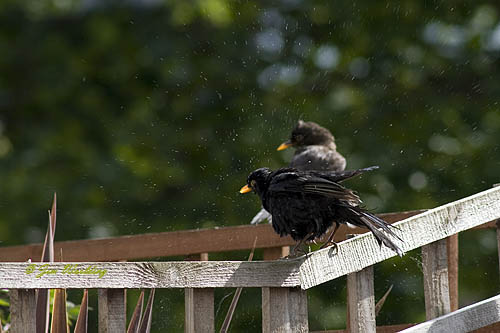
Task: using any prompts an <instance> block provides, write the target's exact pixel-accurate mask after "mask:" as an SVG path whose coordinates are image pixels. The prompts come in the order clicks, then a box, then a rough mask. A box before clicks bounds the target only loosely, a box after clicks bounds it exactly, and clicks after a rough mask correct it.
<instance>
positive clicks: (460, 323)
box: [402, 295, 500, 333]
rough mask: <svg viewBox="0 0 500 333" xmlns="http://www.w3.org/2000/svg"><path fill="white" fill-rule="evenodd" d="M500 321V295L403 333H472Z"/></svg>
mask: <svg viewBox="0 0 500 333" xmlns="http://www.w3.org/2000/svg"><path fill="white" fill-rule="evenodd" d="M499 321H500V295H497V296H495V297H491V298H488V299H486V300H484V301H481V302H478V303H475V304H472V305H469V306H466V307H464V308H461V309H459V310H457V311H454V312H451V313H448V314H446V315H444V316H441V317H438V318H435V319H432V320H429V321H426V322H424V323H421V324H418V325H415V326H413V327H410V328H408V329H406V330H404V331H402V332H405V333H410V332H411V333H413V332H470V331H472V330H475V329H478V328H481V327H484V326H487V325H491V324H493V323H496V322H499Z"/></svg>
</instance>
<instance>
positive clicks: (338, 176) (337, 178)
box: [308, 165, 379, 183]
mask: <svg viewBox="0 0 500 333" xmlns="http://www.w3.org/2000/svg"><path fill="white" fill-rule="evenodd" d="M378 168H379V166H378V165H374V166H371V167H368V168H363V169H357V170H347V171H340V172H329V171H308V173H309V174H311V175H314V176H316V177H320V178H324V179H328V180H330V181H332V182H339V183H340V182H343V181H344V180H346V179H349V178H352V177H355V176H358V175H360V174H362V173H365V172H368V171H373V170H377V169H378Z"/></svg>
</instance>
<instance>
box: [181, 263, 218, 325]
mask: <svg viewBox="0 0 500 333" xmlns="http://www.w3.org/2000/svg"><path fill="white" fill-rule="evenodd" d="M195 257H196V255H192V256H191V257H190V259H198V260H200V261H208V253H201V254H199V255H198V258H195ZM184 308H185V315H184V331H185V332H188V333H195V332H214V319H215V318H214V289H213V288H202V289H194V288H186V289H185V292H184Z"/></svg>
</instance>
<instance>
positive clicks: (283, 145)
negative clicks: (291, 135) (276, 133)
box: [276, 141, 293, 151]
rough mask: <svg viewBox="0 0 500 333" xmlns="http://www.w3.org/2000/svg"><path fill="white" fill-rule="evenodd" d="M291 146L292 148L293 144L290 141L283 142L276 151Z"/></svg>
mask: <svg viewBox="0 0 500 333" xmlns="http://www.w3.org/2000/svg"><path fill="white" fill-rule="evenodd" d="M291 146H293V143H292V142H290V141H286V142H283V143H282V144H281V145H280V146H279V147H278V148H277V149H276V150H278V151H280V150H285V149H287V148H289V147H291Z"/></svg>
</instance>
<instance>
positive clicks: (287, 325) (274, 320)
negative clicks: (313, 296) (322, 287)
mask: <svg viewBox="0 0 500 333" xmlns="http://www.w3.org/2000/svg"><path fill="white" fill-rule="evenodd" d="M268 290H269V295H268V297H266V300H267V301H266V302H263V304H262V307H263V308H264V307H265V308H266V309H265V310H264V309H263V315H264V314H266V315H265V317H263V318H262V332H264V333H278V332H279V333H292V332H293V333H299V332H304V333H305V332H309V324H308V318H307V294H306V291H305V290H301V289H300V288H268Z"/></svg>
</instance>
